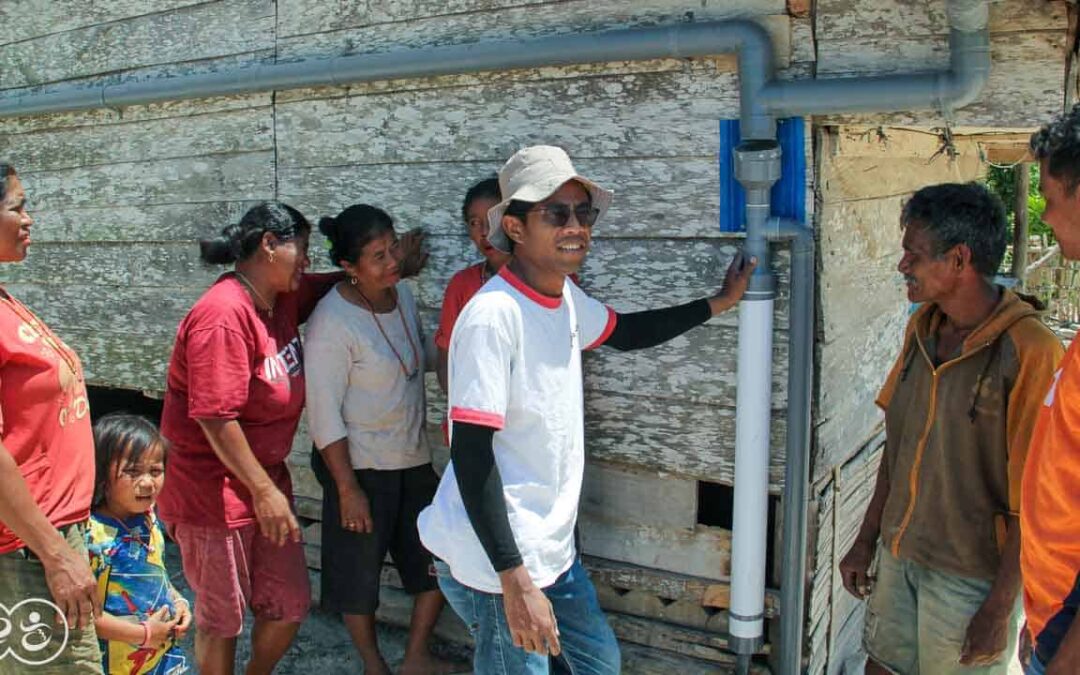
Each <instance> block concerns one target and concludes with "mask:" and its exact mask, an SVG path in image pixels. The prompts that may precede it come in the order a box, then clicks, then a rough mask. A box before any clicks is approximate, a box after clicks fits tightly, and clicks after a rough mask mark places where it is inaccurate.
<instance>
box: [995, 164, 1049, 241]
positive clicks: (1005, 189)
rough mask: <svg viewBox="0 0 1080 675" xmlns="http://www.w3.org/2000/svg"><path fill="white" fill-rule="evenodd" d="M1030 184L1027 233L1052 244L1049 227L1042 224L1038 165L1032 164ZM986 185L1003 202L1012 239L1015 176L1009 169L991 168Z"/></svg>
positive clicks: (1044, 202) (1042, 203) (1044, 205)
mask: <svg viewBox="0 0 1080 675" xmlns="http://www.w3.org/2000/svg"><path fill="white" fill-rule="evenodd" d="M1029 174H1030V176H1031V184H1030V185H1029V186H1028V199H1027V210H1028V233H1029V234H1031V235H1040V236H1045V237H1046V242H1047V243H1048V244H1053V243H1054V233H1053V232H1052V231H1051V230H1050V226H1049V225H1047V224H1046V223H1044V222H1043V219H1042V212H1043V208H1045V207H1046V200H1045V199H1043V197H1042V195H1041V194H1039V165H1038V164H1032V165H1031V171H1030V172H1029ZM986 185H987V187H989V188H990V189H991V190H993V191H994V192H996V193H997V195H998V196H999V197H1001V201H1003V202H1005V211H1006V213H1008V216H1009V238H1010V240H1011V239H1012V227H1013V223H1014V222H1015V221H1014V218H1015V209H1014V206H1015V203H1016V174H1015V172H1014V171H1013V169H1012V168H1011V167H1009V168H1000V167H996V166H991V167H990V170H989V171H988V172H987V174H986Z"/></svg>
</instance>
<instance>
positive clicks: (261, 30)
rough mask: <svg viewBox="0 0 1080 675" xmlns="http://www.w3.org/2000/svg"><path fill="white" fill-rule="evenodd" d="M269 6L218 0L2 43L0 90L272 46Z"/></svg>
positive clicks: (261, 0) (258, 0)
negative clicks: (162, 12) (238, 28)
mask: <svg viewBox="0 0 1080 675" xmlns="http://www.w3.org/2000/svg"><path fill="white" fill-rule="evenodd" d="M273 5H274V3H273V2H272V1H271V0H221V1H220V2H209V3H202V4H199V5H195V6H192V7H185V8H180V9H177V10H175V11H173V12H168V13H165V14H149V15H144V16H141V17H137V18H133V19H129V20H127V21H117V22H113V23H106V24H101V25H97V26H91V27H89V28H83V29H76V30H71V31H67V32H64V33H55V34H51V35H46V36H44V37H40V38H36V39H32V40H27V41H24V42H20V43H17V44H9V45H6V46H2V47H0V63H4V64H6V67H5V68H4V69H3V70H2V71H0V89H12V88H18V87H27V86H36V85H41V84H45V83H48V82H57V81H61V80H70V79H75V78H80V77H87V76H89V75H96V74H101V73H110V72H114V71H119V70H128V69H131V68H137V67H143V66H151V65H158V64H167V63H177V62H181V61H192V60H196V59H206V58H213V57H218V56H226V55H230V54H241V53H250V52H254V51H256V50H258V49H265V48H268V47H272V46H273V29H274V6H273ZM237 26H243V27H244V29H243V30H237V28H236V27H237ZM195 35H197V36H198V39H197V40H193V39H192V36H195Z"/></svg>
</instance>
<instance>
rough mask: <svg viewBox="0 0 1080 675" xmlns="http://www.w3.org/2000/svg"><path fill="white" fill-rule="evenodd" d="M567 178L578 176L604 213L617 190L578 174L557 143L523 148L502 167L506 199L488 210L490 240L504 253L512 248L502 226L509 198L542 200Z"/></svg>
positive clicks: (601, 214) (600, 214)
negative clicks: (601, 185) (614, 190)
mask: <svg viewBox="0 0 1080 675" xmlns="http://www.w3.org/2000/svg"><path fill="white" fill-rule="evenodd" d="M568 180H576V181H578V182H579V183H581V184H582V186H584V187H585V189H586V190H588V191H589V196H590V197H591V198H592V205H593V207H594V208H596V209H598V210H599V211H600V213H599V214H598V215H597V217H596V219H597V221H599V220H600V219H601V218H603V217H604V213H605V212H607V210H608V207H609V206H611V198H612V197H613V196H614V193H613V192H612V191H611V190H607V189H605V188H602V187H600V186H599V185H597V184H596V183H594V182H593V181H591V180H589V179H588V178H585V177H584V176H581V175H579V174H578V172H577V171H575V170H574V165H573V164H571V163H570V157H569V156H567V154H566V151H565V150H563V149H562V148H559V147H556V146H554V145H533V146H530V147H528V148H522V149H521V150H518V151H517V152H515V153H514V155H513V156H512V157H511V158H510V159H508V160H507V161H506V164H503V167H502V168H501V169H499V190H500V192H501V193H502V196H503V197H504V199H503V200H502V201H501V202H499V203H498V204H496V205H495V206H493V207H491V209H490V210H489V211H488V241H489V242H491V245H492V246H494V247H495V248H497V249H499V250H500V251H503V252H504V253H509V252H510V239H509V238H508V237H507V236H506V232H504V231H503V228H502V218H503V214H504V213H506V207H507V206H509V205H510V202H512V201H513V200H515V199H517V200H519V201H523V202H541V201H544V200H545V199H547V198H548V197H550V196H551V195H553V194H554V193H555V191H556V190H558V189H559V186H561V185H562V184H563V183H565V182H566V181H568Z"/></svg>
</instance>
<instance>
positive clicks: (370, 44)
mask: <svg viewBox="0 0 1080 675" xmlns="http://www.w3.org/2000/svg"><path fill="white" fill-rule="evenodd" d="M763 5H764V3H762V2H752V0H751V2H747V0H742V2H739V3H717V4H715V5H708V4H706V5H702V4H695V5H688V4H687V3H686V2H685V0H645V1H643V2H636V3H634V4H633V5H627V4H626V3H625V2H619V0H588V1H587V2H586V1H583V0H577V1H572V2H560V3H546V4H539V3H536V4H529V5H527V6H518V7H510V8H505V9H502V10H500V11H484V12H461V13H449V14H443V15H441V16H436V17H432V18H427V19H416V20H411V21H395V22H379V23H377V24H371V25H367V26H361V27H357V28H347V29H342V30H336V31H329V32H324V33H315V34H311V33H308V34H307V35H304V36H301V37H297V38H289V37H283V38H282V39H281V45H280V49H281V55H282V56H283V57H285V58H287V59H295V58H298V57H303V56H311V55H317V56H319V57H325V56H327V55H333V56H336V55H340V54H352V53H357V52H360V53H380V52H388V51H394V50H398V49H409V48H419V47H427V46H432V45H440V46H441V45H448V44H462V43H469V44H471V43H476V42H493V41H505V40H514V39H526V40H527V39H535V38H544V37H551V36H557V35H565V34H568V33H580V32H598V31H605V30H612V29H629V28H638V27H653V26H656V25H665V24H667V25H671V24H679V23H686V22H687V21H688V20H693V21H721V20H725V19H732V18H737V17H738V18H751V19H754V20H756V21H758V22H759V23H761V24H762V26H763V27H764V28H765V29H766V30H767V31H769V33H770V36H771V37H772V42H773V57H774V59H775V61H776V63H777V65H778V66H779V67H780V68H786V67H787V65H788V64H789V63H790V57H791V40H790V38H791V31H790V21H791V20H790V17H788V16H787V15H786V14H784V13H782V12H780V13H774V14H772V15H765V12H763V10H767V9H770V8H769V7H767V6H763ZM286 30H288V29H286ZM732 60H733V59H732Z"/></svg>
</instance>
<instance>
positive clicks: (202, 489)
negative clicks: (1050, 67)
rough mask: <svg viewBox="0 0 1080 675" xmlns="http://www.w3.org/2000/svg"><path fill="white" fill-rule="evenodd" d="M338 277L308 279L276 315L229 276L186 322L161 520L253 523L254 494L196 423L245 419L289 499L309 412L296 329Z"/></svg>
mask: <svg viewBox="0 0 1080 675" xmlns="http://www.w3.org/2000/svg"><path fill="white" fill-rule="evenodd" d="M340 278H341V275H340V274H319V275H305V276H304V281H303V284H302V285H301V288H300V290H298V291H297V292H295V293H286V294H283V295H279V296H278V298H277V301H276V303H275V305H274V315H273V317H269V316H267V315H266V314H265V313H262V312H259V311H258V310H257V309H256V307H255V303H254V301H253V300H252V298H251V294H250V293H249V292H248V291H247V289H246V288H245V287H244V285H243V284H242V283H241V282H240V281H239V280H238V279H237V278H236V277H235V275H233V274H232V273H228V274H225V275H222V276H221V277H220V278H219V279H218V280H217V281H216V282H215V283H214V285H213V286H211V287H210V288H209V289H208V290H207V291H206V293H204V294H203V296H202V297H201V298H199V300H198V301H197V302H196V303H195V306H194V307H192V308H191V311H190V312H188V315H187V316H186V317H184V320H183V321H182V322H180V328H179V330H178V331H177V333H176V344H175V345H174V347H173V353H172V359H171V360H170V362H169V373H168V381H167V384H166V389H165V406H164V410H163V411H162V416H161V432H162V434H163V435H164V436H165V437H166V438H167V439H168V440H169V441H170V443H171V445H172V449H171V451H170V453H169V465H168V469H167V472H166V480H165V486H164V488H163V490H162V492H161V496H160V497H159V499H158V512H159V514H160V516H161V518H162V520H166V521H169V522H174V523H175V522H180V523H189V524H194V525H225V526H227V527H240V526H242V525H246V524H248V523H252V522H254V521H255V512H254V508H253V505H252V499H251V493H250V492H248V490H247V488H246V487H244V485H243V483H241V482H240V481H239V480H238V479H237V478H236V477H235V476H233V475H232V474H231V473H229V472H228V470H226V468H225V465H224V464H222V463H221V460H220V459H218V457H217V455H216V454H215V453H214V450H213V448H211V447H210V442H209V441H208V440H207V438H206V435H205V434H204V433H203V431H202V429H201V428H200V427H199V424H198V422H196V419H224V420H238V421H239V422H240V427H241V428H242V429H243V431H244V435H245V436H246V438H247V442H248V445H250V446H251V450H252V452H253V453H254V454H255V457H256V458H257V459H258V460H259V463H260V464H262V466H263V467H264V468H265V469H266V472H267V473H268V474H269V475H270V478H271V479H272V480H273V481H274V483H275V484H276V485H277V486H278V488H280V489H281V491H282V492H284V493H285V495H286V496H288V497H290V498H291V497H292V482H291V480H290V478H289V472H288V469H287V468H286V466H285V458H286V457H287V456H288V454H289V450H290V448H291V447H292V440H293V435H294V434H295V433H296V426H297V424H298V423H299V421H300V414H301V412H302V411H303V409H304V372H303V365H304V356H303V352H302V351H301V347H300V334H299V325H300V324H301V323H303V322H304V321H305V320H306V319H307V317H308V315H309V314H310V313H311V310H312V309H314V307H315V304H316V303H317V302H318V300H319V298H321V297H322V295H323V294H324V293H325V292H326V291H327V290H328V289H329V288H330V287H331V286H332V285H333V284H334V283H335V282H336V281H337V280H338V279H340Z"/></svg>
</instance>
